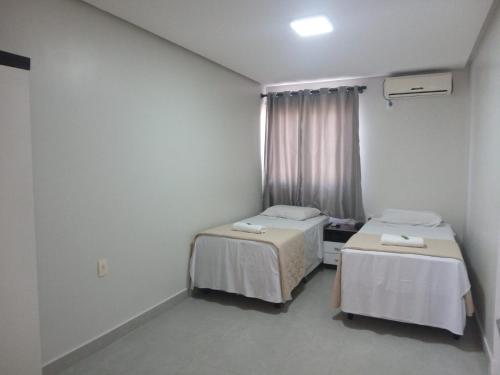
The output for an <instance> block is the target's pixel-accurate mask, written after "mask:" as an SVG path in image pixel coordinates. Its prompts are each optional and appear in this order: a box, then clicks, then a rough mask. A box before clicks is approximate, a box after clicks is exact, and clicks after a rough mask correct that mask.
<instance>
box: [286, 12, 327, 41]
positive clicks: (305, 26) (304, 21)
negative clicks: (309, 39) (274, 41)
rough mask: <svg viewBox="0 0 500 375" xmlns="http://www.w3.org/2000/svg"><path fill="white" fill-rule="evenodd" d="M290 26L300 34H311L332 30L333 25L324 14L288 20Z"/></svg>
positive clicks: (303, 35)
mask: <svg viewBox="0 0 500 375" xmlns="http://www.w3.org/2000/svg"><path fill="white" fill-rule="evenodd" d="M290 27H291V28H292V29H293V30H294V31H295V32H296V33H297V34H299V35H300V36H302V37H306V36H313V35H319V34H326V33H330V32H332V31H333V26H332V24H331V22H330V20H329V19H328V18H326V17H325V16H315V17H308V18H301V19H298V20H295V21H292V22H290Z"/></svg>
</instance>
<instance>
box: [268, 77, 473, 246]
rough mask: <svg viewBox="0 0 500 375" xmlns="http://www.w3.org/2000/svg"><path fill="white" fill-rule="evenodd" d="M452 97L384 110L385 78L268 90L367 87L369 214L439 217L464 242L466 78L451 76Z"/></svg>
mask: <svg viewBox="0 0 500 375" xmlns="http://www.w3.org/2000/svg"><path fill="white" fill-rule="evenodd" d="M453 83H454V92H453V95H451V96H442V97H419V98H406V99H400V100H394V106H393V107H392V108H390V109H388V108H387V107H386V102H385V100H384V98H383V92H382V85H383V78H365V79H356V80H343V81H342V80H337V81H331V82H321V83H310V84H301V85H290V86H278V87H268V88H267V91H286V90H297V89H303V88H306V87H307V88H319V87H336V86H341V85H366V86H367V89H366V91H365V92H364V93H363V94H361V95H360V105H359V108H360V143H361V173H362V185H363V201H364V206H365V212H366V213H367V215H370V214H372V215H378V214H380V213H381V211H382V210H383V209H384V208H387V207H393V208H412V209H430V210H435V211H437V212H439V213H441V214H442V215H443V217H444V219H445V220H446V221H448V222H450V223H451V224H452V226H453V228H454V229H455V231H456V232H457V234H458V236H459V238H461V236H462V234H463V230H464V221H465V220H464V218H465V201H466V185H467V182H466V181H467V147H468V143H467V137H468V123H469V117H468V116H469V115H468V103H469V96H468V77H467V71H465V70H458V71H454V72H453Z"/></svg>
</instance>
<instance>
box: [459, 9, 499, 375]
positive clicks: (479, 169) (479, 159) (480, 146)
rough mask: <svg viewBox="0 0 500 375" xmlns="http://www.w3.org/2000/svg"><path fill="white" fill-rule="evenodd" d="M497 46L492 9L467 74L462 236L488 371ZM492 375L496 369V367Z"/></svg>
mask: <svg viewBox="0 0 500 375" xmlns="http://www.w3.org/2000/svg"><path fill="white" fill-rule="evenodd" d="M499 46H500V8H498V7H497V9H496V12H495V13H492V17H491V23H490V24H489V26H488V28H487V30H486V33H485V35H484V38H483V40H482V41H481V43H480V45H479V48H478V51H477V54H476V55H475V57H474V59H473V61H472V64H471V69H470V80H471V146H470V158H471V159H470V175H469V200H468V212H467V227H466V232H465V233H466V235H465V248H466V256H467V258H468V260H469V266H470V274H471V278H472V284H473V288H474V292H475V293H474V297H475V303H476V305H477V310H478V314H479V322H480V325H481V328H482V330H483V333H484V335H485V337H486V342H487V345H488V349H489V351H490V353H489V354H490V356H491V357H495V358H492V359H493V361H492V365H493V366H492V368H493V370H495V367H496V366H498V361H499V360H500V356H499V354H500V345H499V344H500V340H499V336H498V331H497V329H496V327H495V318H500V310H499V309H497V311H495V299H496V295H497V292H496V289H497V288H498V282H497V280H498V276H497V273H498V267H497V262H498V261H497V257H498V255H497V254H498V251H499V249H500V90H499V88H500V48H499ZM498 302H500V301H498ZM499 307H500V306H499ZM495 353H496V355H495ZM497 370H500V369H498V367H497Z"/></svg>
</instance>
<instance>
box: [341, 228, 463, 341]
mask: <svg viewBox="0 0 500 375" xmlns="http://www.w3.org/2000/svg"><path fill="white" fill-rule="evenodd" d="M361 232H363V233H370V234H382V233H388V234H405V235H409V236H420V237H424V238H433V239H447V240H451V239H454V233H453V230H452V229H451V227H450V226H449V225H448V224H442V225H440V226H439V227H436V228H431V227H423V226H412V225H398V224H387V223H381V222H376V221H370V222H368V223H367V224H365V225H364V226H363V228H362V229H361ZM469 289H470V283H469V278H468V276H467V271H466V269H465V265H464V264H463V263H462V262H460V261H458V260H456V259H451V258H438V257H431V256H422V255H412V254H395V253H384V252H373V251H360V250H353V249H343V250H342V306H341V309H342V310H343V311H345V312H349V313H354V314H360V315H367V316H373V317H378V318H385V319H391V320H397V321H401V322H408V323H416V324H421V325H427V326H432V327H439V328H444V329H447V330H449V331H451V332H453V333H455V334H457V335H462V334H463V330H464V328H465V322H466V313H465V301H464V298H463V297H464V295H465V294H466V293H467V291H468V290H469Z"/></svg>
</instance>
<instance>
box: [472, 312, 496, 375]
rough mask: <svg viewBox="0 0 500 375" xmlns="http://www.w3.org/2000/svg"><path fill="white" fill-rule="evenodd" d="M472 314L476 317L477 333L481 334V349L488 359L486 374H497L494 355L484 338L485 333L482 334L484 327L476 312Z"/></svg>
mask: <svg viewBox="0 0 500 375" xmlns="http://www.w3.org/2000/svg"><path fill="white" fill-rule="evenodd" d="M474 315H475V317H476V323H477V326H478V327H479V333H480V334H481V340H482V343H483V350H484V353H485V354H486V357H487V359H488V374H489V375H497V363H496V360H495V356H494V355H493V352H492V351H491V348H490V345H489V344H488V340H487V339H486V335H485V334H484V328H483V326H482V325H481V322H480V321H479V318H478V316H477V314H474Z"/></svg>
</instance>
